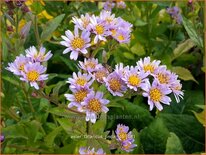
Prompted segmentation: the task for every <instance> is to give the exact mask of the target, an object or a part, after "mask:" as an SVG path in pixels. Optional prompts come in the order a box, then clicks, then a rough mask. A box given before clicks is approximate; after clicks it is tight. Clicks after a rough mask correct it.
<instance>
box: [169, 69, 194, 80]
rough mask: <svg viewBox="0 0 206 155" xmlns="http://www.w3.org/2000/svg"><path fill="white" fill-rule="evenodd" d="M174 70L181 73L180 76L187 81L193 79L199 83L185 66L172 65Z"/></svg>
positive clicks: (178, 73)
mask: <svg viewBox="0 0 206 155" xmlns="http://www.w3.org/2000/svg"><path fill="white" fill-rule="evenodd" d="M172 71H173V72H175V73H176V74H177V75H179V78H180V79H182V80H185V81H188V80H192V81H194V82H196V83H198V82H197V81H196V80H195V78H194V77H193V75H192V74H191V72H190V71H189V70H188V69H186V68H184V67H180V66H177V67H172Z"/></svg>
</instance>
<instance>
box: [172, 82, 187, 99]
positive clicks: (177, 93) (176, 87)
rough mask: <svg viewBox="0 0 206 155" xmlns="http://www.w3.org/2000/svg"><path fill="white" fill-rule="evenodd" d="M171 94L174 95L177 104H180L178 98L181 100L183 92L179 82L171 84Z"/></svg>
mask: <svg viewBox="0 0 206 155" xmlns="http://www.w3.org/2000/svg"><path fill="white" fill-rule="evenodd" d="M170 88H171V89H172V92H173V93H174V96H175V99H176V101H177V103H179V102H180V98H181V99H183V96H184V92H183V91H182V90H181V89H182V84H181V83H180V80H176V81H175V82H173V83H172V84H171V87H170Z"/></svg>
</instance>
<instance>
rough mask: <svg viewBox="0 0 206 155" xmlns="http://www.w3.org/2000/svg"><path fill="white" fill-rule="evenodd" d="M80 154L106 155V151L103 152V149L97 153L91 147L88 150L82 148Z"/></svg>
mask: <svg viewBox="0 0 206 155" xmlns="http://www.w3.org/2000/svg"><path fill="white" fill-rule="evenodd" d="M79 154H85V155H89V154H91V155H92V154H100V155H102V154H106V153H104V151H103V149H102V148H100V149H98V150H97V151H95V149H94V148H92V149H90V148H89V147H88V148H86V147H81V148H80V149H79Z"/></svg>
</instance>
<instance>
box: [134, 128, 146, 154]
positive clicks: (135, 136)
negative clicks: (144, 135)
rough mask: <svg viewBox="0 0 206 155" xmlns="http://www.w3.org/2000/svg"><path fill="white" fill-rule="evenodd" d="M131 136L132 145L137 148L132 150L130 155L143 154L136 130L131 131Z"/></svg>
mask: <svg viewBox="0 0 206 155" xmlns="http://www.w3.org/2000/svg"><path fill="white" fill-rule="evenodd" d="M132 135H133V137H134V144H136V145H137V147H135V148H134V150H133V151H132V152H131V153H132V154H142V153H144V150H143V147H142V144H141V142H140V134H139V133H138V131H137V130H136V129H133V130H132Z"/></svg>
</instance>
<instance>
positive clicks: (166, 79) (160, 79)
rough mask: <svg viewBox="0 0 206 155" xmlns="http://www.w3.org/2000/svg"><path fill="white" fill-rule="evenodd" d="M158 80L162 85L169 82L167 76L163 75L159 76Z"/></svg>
mask: <svg viewBox="0 0 206 155" xmlns="http://www.w3.org/2000/svg"><path fill="white" fill-rule="evenodd" d="M157 78H158V80H159V82H160V83H161V84H167V83H168V80H169V79H168V76H167V75H165V74H161V73H159V74H157Z"/></svg>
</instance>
